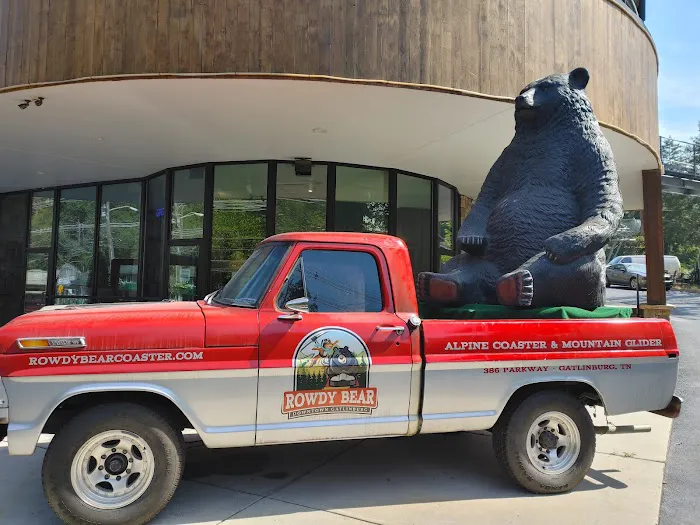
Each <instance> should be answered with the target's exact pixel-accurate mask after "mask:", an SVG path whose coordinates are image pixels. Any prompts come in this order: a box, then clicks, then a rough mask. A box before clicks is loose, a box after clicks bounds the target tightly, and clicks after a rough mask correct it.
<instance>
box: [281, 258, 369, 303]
mask: <svg viewBox="0 0 700 525" xmlns="http://www.w3.org/2000/svg"><path fill="white" fill-rule="evenodd" d="M301 297H307V298H308V299H309V312H381V311H382V289H381V285H380V283H379V270H378V268H377V263H376V261H375V259H374V257H373V256H372V255H371V254H369V253H366V252H351V251H335V250H305V251H304V252H302V254H301V256H300V258H299V259H298V260H297V262H296V264H295V265H294V268H293V269H292V271H291V272H290V274H289V277H288V279H287V281H286V283H285V284H284V286H283V287H282V290H281V291H280V294H279V297H278V300H277V306H278V307H280V308H284V305H285V304H286V303H287V301H291V300H292V299H299V298H301Z"/></svg>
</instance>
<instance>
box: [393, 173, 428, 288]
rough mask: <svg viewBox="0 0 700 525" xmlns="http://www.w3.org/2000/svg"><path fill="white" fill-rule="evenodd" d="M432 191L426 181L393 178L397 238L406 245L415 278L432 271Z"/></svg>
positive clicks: (406, 176) (409, 177)
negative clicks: (394, 183)
mask: <svg viewBox="0 0 700 525" xmlns="http://www.w3.org/2000/svg"><path fill="white" fill-rule="evenodd" d="M431 188H432V182H431V181H429V180H427V179H421V178H418V177H411V176H410V175H401V174H399V175H397V176H396V205H397V210H396V235H397V236H398V237H400V238H401V239H403V240H404V241H405V242H406V244H407V245H408V251H409V253H410V254H411V265H412V266H413V275H414V277H417V276H418V273H419V272H424V271H429V270H430V268H431V264H430V253H431V250H430V246H431V245H432V244H433V241H432V239H433V235H432V232H431V223H432V195H431V193H432V192H431Z"/></svg>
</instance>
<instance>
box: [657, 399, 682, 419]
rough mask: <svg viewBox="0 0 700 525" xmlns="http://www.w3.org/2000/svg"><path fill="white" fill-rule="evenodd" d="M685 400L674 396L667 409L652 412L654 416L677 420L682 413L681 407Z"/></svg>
mask: <svg viewBox="0 0 700 525" xmlns="http://www.w3.org/2000/svg"><path fill="white" fill-rule="evenodd" d="M682 404H683V400H682V399H681V398H680V397H678V396H673V397H672V398H671V402H670V403H669V404H668V405H666V408H662V409H660V410H652V411H651V413H652V414H657V415H659V416H664V417H670V418H671V419H675V418H677V417H678V416H679V415H680V413H681V405H682Z"/></svg>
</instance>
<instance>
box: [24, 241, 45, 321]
mask: <svg viewBox="0 0 700 525" xmlns="http://www.w3.org/2000/svg"><path fill="white" fill-rule="evenodd" d="M48 273H49V254H48V253H29V254H27V277H26V281H25V291H24V311H25V313H27V312H33V311H34V310H38V309H39V308H41V307H42V306H46V304H47V302H46V294H47V292H48V284H47V283H48V280H47V277H48Z"/></svg>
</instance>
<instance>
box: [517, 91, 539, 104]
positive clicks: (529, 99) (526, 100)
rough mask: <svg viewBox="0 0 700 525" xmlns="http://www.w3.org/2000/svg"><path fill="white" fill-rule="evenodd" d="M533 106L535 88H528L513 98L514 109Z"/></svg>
mask: <svg viewBox="0 0 700 525" xmlns="http://www.w3.org/2000/svg"><path fill="white" fill-rule="evenodd" d="M534 107H535V90H534V89H528V90H527V91H525V92H523V93H520V95H518V96H517V97H516V99H515V109H532V108H534Z"/></svg>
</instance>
